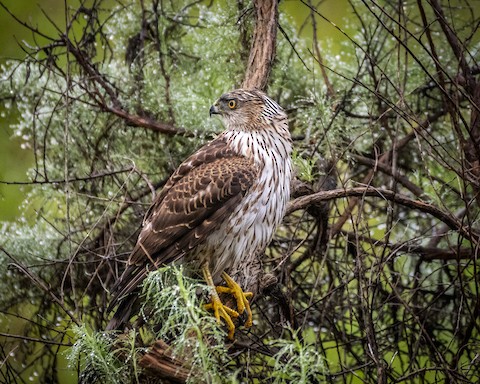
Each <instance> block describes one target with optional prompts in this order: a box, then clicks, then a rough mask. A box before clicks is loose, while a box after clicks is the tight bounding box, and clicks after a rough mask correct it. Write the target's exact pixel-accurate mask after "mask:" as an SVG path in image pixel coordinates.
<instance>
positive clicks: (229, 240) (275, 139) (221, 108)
mask: <svg viewBox="0 0 480 384" xmlns="http://www.w3.org/2000/svg"><path fill="white" fill-rule="evenodd" d="M212 114H218V115H220V116H221V117H222V118H223V120H224V122H225V125H226V128H227V129H226V130H225V131H224V132H223V133H222V134H220V135H219V136H218V137H217V138H216V139H214V140H213V141H212V142H210V143H209V144H207V145H205V146H204V147H202V148H200V149H199V150H198V151H197V152H196V153H194V154H193V155H192V156H190V157H189V158H188V159H187V160H186V161H184V162H183V163H182V164H181V165H180V166H179V167H178V169H177V170H176V171H175V172H174V173H173V175H172V176H171V177H170V179H169V180H168V182H167V183H166V185H165V187H164V188H163V190H162V191H161V192H160V194H159V195H158V196H157V197H156V199H155V201H154V203H153V205H152V206H151V207H150V209H149V210H148V212H147V214H146V216H145V219H144V226H143V229H142V231H141V233H140V235H139V237H138V241H137V244H136V246H135V248H134V249H133V251H132V253H131V255H130V258H129V260H128V267H127V269H126V271H125V272H124V273H123V275H122V277H121V279H120V282H119V284H118V285H117V289H116V293H115V295H114V298H113V301H112V304H111V307H113V306H114V305H116V304H117V303H119V306H118V308H117V311H116V313H115V315H114V317H113V318H112V320H111V321H110V323H109V325H108V327H107V329H118V328H120V327H121V326H122V325H123V324H124V323H125V322H127V321H128V320H129V319H130V317H131V315H132V313H131V312H132V306H133V303H134V302H135V296H136V295H135V291H137V289H138V286H139V285H140V284H141V282H142V281H143V280H144V278H145V276H146V274H147V273H148V271H151V270H152V269H154V268H156V267H159V266H161V265H164V264H168V263H171V262H173V261H177V260H179V259H182V260H184V261H186V262H190V263H191V264H193V265H194V266H195V267H197V268H198V270H200V269H201V270H202V271H203V274H204V277H205V280H206V282H207V284H208V285H210V286H212V287H215V286H216V285H219V284H221V282H222V280H224V281H225V283H226V284H227V287H215V288H216V290H215V289H213V290H212V298H211V299H212V303H211V304H209V307H210V308H211V309H213V310H214V313H215V316H216V318H217V320H218V321H220V318H223V319H224V321H225V322H226V323H227V326H228V328H229V337H230V338H233V334H234V329H235V328H234V325H233V322H232V319H231V317H236V316H238V315H239V313H240V314H241V313H242V312H244V311H245V312H246V313H247V315H248V319H247V321H246V323H245V325H246V326H250V325H251V324H252V315H251V310H250V306H249V302H248V299H249V298H250V296H251V294H249V293H248V292H247V293H245V292H243V291H242V289H241V288H240V287H239V286H238V284H237V283H236V282H235V281H233V279H231V278H230V276H229V275H228V274H229V273H231V272H232V271H239V270H241V269H242V268H244V267H245V268H247V266H248V265H249V264H251V263H252V262H253V261H252V260H253V259H254V258H256V257H257V255H258V253H259V252H262V251H263V250H264V248H265V247H266V246H267V245H268V243H269V242H270V240H271V238H272V236H273V233H274V231H275V229H276V228H277V226H278V225H279V223H280V222H281V221H282V218H283V215H284V213H285V208H286V204H287V202H288V200H289V198H290V178H291V173H292V164H291V159H290V153H291V149H292V147H291V138H290V132H289V130H288V121H287V115H286V114H285V112H284V111H283V110H282V108H281V107H280V106H279V105H278V104H277V103H276V102H275V101H273V100H272V99H270V98H269V97H268V96H267V95H265V94H264V93H263V92H260V91H258V90H244V89H237V90H234V91H232V92H230V93H226V94H224V95H222V96H221V97H220V98H219V99H218V100H217V102H216V103H215V104H214V105H213V106H212V107H211V108H210V116H211V115H212ZM246 273H247V274H248V272H246ZM217 292H227V293H232V294H233V295H234V296H235V298H236V302H237V310H236V311H235V310H232V309H230V308H228V307H226V306H224V305H223V304H222V303H221V301H220V299H219V296H218V293H217Z"/></svg>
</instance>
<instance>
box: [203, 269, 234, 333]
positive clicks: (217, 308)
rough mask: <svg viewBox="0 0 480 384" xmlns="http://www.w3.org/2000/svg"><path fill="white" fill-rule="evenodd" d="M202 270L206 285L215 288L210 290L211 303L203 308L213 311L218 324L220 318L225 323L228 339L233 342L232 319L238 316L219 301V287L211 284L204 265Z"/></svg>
mask: <svg viewBox="0 0 480 384" xmlns="http://www.w3.org/2000/svg"><path fill="white" fill-rule="evenodd" d="M202 270H203V276H204V278H205V281H206V282H207V284H208V285H209V286H211V287H212V288H215V289H213V290H212V293H211V297H210V300H211V302H210V303H209V304H205V307H204V308H205V309H212V310H213V314H214V316H215V318H216V319H217V322H219V323H220V318H222V319H223V320H224V321H225V324H226V325H227V328H228V338H229V339H230V340H233V336H234V334H235V324H233V321H232V317H233V318H237V317H238V316H240V315H239V313H238V312H237V311H235V310H233V309H232V308H230V307H227V306H226V305H224V304H223V303H222V301H221V300H220V297H219V296H218V288H219V287H216V286H215V284H214V283H213V279H212V275H211V273H210V270H209V269H208V265H206V264H205V265H204V266H203V267H202Z"/></svg>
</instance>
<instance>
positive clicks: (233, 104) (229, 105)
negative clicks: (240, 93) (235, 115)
mask: <svg viewBox="0 0 480 384" xmlns="http://www.w3.org/2000/svg"><path fill="white" fill-rule="evenodd" d="M236 106H237V103H236V102H235V100H230V101H229V102H228V107H229V108H230V109H233V108H235V107H236Z"/></svg>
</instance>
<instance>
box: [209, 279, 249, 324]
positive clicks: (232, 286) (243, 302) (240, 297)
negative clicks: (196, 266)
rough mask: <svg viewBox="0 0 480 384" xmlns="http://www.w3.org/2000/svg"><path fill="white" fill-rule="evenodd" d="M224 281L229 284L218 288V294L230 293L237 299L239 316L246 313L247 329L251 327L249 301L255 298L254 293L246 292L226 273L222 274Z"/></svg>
mask: <svg viewBox="0 0 480 384" xmlns="http://www.w3.org/2000/svg"><path fill="white" fill-rule="evenodd" d="M222 277H223V280H225V282H226V283H227V287H221V286H220V287H216V289H217V292H218V293H228V294H231V295H233V297H235V300H237V311H238V313H239V314H242V313H244V312H246V314H247V321H245V324H244V325H245V327H251V326H252V324H253V321H252V309H251V308H250V303H249V301H248V299H251V298H252V297H253V293H252V292H244V291H243V290H242V288H241V287H240V285H238V283H237V282H235V280H233V279H232V278H231V277H230V276H228V274H227V273H226V272H223V273H222Z"/></svg>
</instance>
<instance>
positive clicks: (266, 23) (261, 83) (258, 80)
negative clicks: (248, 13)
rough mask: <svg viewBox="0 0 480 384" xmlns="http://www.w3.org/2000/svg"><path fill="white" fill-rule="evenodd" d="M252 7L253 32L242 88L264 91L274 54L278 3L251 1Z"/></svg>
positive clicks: (262, 0)
mask: <svg viewBox="0 0 480 384" xmlns="http://www.w3.org/2000/svg"><path fill="white" fill-rule="evenodd" d="M253 7H254V10H255V30H254V32H253V39H252V47H251V48H250V56H249V58H248V64H247V70H246V72H245V79H244V81H243V84H242V87H243V88H247V89H252V88H258V89H261V90H264V89H265V88H266V87H267V83H268V77H269V76H270V71H271V69H272V65H273V60H274V59H275V53H276V41H277V23H278V1H277V0H253Z"/></svg>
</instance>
